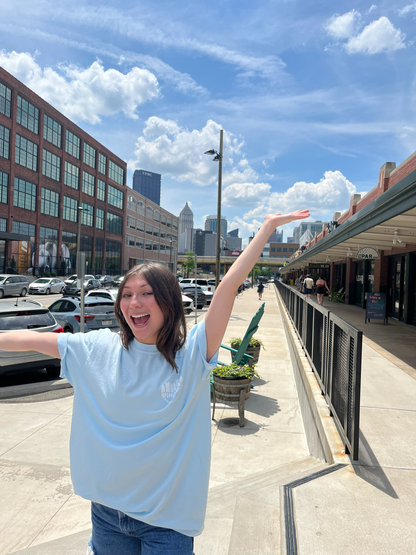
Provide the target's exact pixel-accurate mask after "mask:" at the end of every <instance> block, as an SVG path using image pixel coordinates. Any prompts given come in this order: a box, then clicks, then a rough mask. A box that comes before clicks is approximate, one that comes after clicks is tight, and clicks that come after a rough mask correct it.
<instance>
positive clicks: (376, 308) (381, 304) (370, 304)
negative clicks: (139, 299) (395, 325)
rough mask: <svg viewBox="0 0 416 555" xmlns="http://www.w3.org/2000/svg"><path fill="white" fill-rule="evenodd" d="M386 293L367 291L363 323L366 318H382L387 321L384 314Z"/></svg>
mask: <svg viewBox="0 0 416 555" xmlns="http://www.w3.org/2000/svg"><path fill="white" fill-rule="evenodd" d="M386 305H387V300H386V294H385V293H367V306H366V310H365V323H367V320H368V321H370V319H371V320H384V323H385V324H386V323H388V319H387V316H386Z"/></svg>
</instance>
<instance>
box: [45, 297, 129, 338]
mask: <svg viewBox="0 0 416 555" xmlns="http://www.w3.org/2000/svg"><path fill="white" fill-rule="evenodd" d="M49 310H50V311H51V313H52V314H53V316H54V318H55V319H56V321H57V322H58V324H60V325H61V326H62V327H63V328H64V332H66V333H77V332H79V331H81V326H80V322H81V300H80V298H79V297H62V298H61V299H59V300H58V301H55V302H54V303H52V304H51V306H50V307H49ZM103 328H109V329H111V330H113V331H119V329H120V327H119V325H118V322H117V319H116V317H115V314H114V301H111V300H110V299H101V298H99V297H87V296H86V297H85V299H84V331H85V332H89V331H92V330H100V329H103Z"/></svg>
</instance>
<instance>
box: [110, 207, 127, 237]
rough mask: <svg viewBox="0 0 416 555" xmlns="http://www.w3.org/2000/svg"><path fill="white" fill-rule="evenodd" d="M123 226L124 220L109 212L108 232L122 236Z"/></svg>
mask: <svg viewBox="0 0 416 555" xmlns="http://www.w3.org/2000/svg"><path fill="white" fill-rule="evenodd" d="M122 226H123V218H122V217H121V216H117V214H112V213H111V212H107V231H109V232H110V233H115V234H117V235H121V234H122Z"/></svg>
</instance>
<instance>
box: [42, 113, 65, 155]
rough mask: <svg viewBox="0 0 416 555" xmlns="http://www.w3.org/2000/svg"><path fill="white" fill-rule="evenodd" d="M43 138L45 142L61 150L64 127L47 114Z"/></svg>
mask: <svg viewBox="0 0 416 555" xmlns="http://www.w3.org/2000/svg"><path fill="white" fill-rule="evenodd" d="M43 138H44V139H45V141H48V142H50V143H52V144H53V145H55V146H57V147H58V148H61V145H62V125H61V124H60V123H58V122H57V121H55V120H54V119H52V118H51V117H49V116H47V115H46V114H44V115H43Z"/></svg>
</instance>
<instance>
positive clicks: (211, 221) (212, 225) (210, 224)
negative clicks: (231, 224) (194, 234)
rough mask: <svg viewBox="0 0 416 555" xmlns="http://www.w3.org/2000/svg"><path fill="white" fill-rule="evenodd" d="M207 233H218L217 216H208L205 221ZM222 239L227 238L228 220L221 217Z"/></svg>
mask: <svg viewBox="0 0 416 555" xmlns="http://www.w3.org/2000/svg"><path fill="white" fill-rule="evenodd" d="M205 231H213V232H214V233H217V216H207V217H206V219H205ZM221 237H223V238H224V239H225V238H226V237H227V218H226V217H225V216H221Z"/></svg>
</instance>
